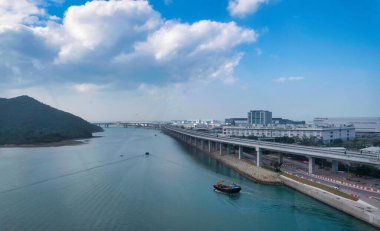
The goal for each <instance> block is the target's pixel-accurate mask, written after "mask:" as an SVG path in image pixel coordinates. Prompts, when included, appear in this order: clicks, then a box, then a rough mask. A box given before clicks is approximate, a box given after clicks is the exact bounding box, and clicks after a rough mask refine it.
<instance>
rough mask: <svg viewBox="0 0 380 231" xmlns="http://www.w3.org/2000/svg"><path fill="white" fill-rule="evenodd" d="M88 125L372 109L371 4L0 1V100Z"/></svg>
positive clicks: (378, 53) (375, 70) (379, 37)
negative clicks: (26, 103) (25, 102)
mask: <svg viewBox="0 0 380 231" xmlns="http://www.w3.org/2000/svg"><path fill="white" fill-rule="evenodd" d="M19 95H29V96H31V97H34V98H36V99H37V100H40V101H42V102H44V103H46V104H49V105H51V106H53V107H57V108H59V109H61V110H64V111H68V112H70V113H73V114H76V115H79V116H81V117H83V118H85V119H87V120H91V121H106V120H113V121H118V120H139V121H142V120H172V119H197V118H199V119H202V118H210V119H219V120H223V119H224V118H228V117H245V116H246V115H247V112H248V111H249V110H256V109H262V110H269V111H272V112H273V117H283V118H288V119H293V120H312V119H313V118H314V117H360V116H371V117H379V116H380V107H379V103H378V102H379V99H380V1H379V0H364V1H360V2H357V1H344V2H343V1H338V0H330V1H327V0H325V1H314V2H311V1H309V2H307V3H306V2H304V1H294V0H293V1H292V0H288V1H287V0H193V1H185V0H152V1H143V0H141V1H132V0H121V1H93V2H87V1H82V0H75V1H74V0H47V1H41V0H17V1H14V0H2V1H1V2H0V97H5V98H9V97H15V96H19Z"/></svg>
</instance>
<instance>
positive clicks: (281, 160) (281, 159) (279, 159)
mask: <svg viewBox="0 0 380 231" xmlns="http://www.w3.org/2000/svg"><path fill="white" fill-rule="evenodd" d="M283 159H284V155H283V154H282V153H281V152H280V153H279V154H278V163H282V162H283Z"/></svg>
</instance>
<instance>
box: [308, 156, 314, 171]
mask: <svg viewBox="0 0 380 231" xmlns="http://www.w3.org/2000/svg"><path fill="white" fill-rule="evenodd" d="M314 172H315V158H314V157H309V173H310V174H313V173H314Z"/></svg>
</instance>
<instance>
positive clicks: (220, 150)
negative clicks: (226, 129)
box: [219, 143, 222, 155]
mask: <svg viewBox="0 0 380 231" xmlns="http://www.w3.org/2000/svg"><path fill="white" fill-rule="evenodd" d="M219 155H222V143H219Z"/></svg>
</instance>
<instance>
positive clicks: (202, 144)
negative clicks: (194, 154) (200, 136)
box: [201, 140, 203, 150]
mask: <svg viewBox="0 0 380 231" xmlns="http://www.w3.org/2000/svg"><path fill="white" fill-rule="evenodd" d="M201 150H203V140H201Z"/></svg>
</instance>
